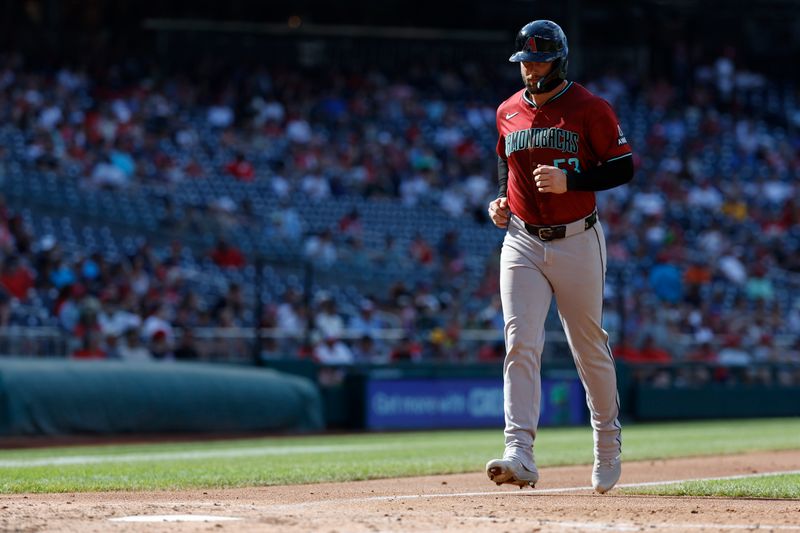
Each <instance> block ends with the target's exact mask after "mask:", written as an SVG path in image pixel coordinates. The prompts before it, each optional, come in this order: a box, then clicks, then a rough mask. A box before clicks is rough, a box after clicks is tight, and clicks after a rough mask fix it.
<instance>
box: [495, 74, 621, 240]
mask: <svg viewBox="0 0 800 533" xmlns="http://www.w3.org/2000/svg"><path fill="white" fill-rule="evenodd" d="M497 131H498V133H499V136H500V137H499V139H498V142H497V154H498V155H499V156H500V157H502V158H503V159H506V160H507V161H508V205H509V208H510V209H511V212H512V213H514V215H516V216H518V217H520V218H521V219H522V220H524V221H525V222H528V223H529V224H536V225H552V224H564V223H567V222H572V221H574V220H578V219H580V218H581V217H585V216H587V215H589V214H590V213H591V212H592V211H593V210H594V208H595V197H594V193H593V192H585V191H567V192H565V193H563V194H553V193H541V192H539V191H538V190H537V188H536V183H535V181H534V179H533V170H534V169H535V168H536V165H537V164H538V165H552V166H556V167H559V168H562V169H564V170H569V171H575V172H581V171H583V170H586V169H589V168H592V167H595V166H597V165H601V164H603V163H606V162H608V161H611V160H614V159H617V158H619V157H629V156H630V155H631V150H630V146H629V145H628V141H627V139H626V138H625V135H624V134H623V133H622V128H621V127H620V125H619V121H618V120H617V117H616V115H615V114H614V111H613V110H612V109H611V106H610V105H609V104H608V102H606V101H605V100H603V99H602V98H600V97H597V96H595V95H593V94H592V93H591V92H589V91H588V90H587V89H586V88H584V87H583V86H581V85H580V84H578V83H575V82H567V85H566V86H565V87H564V89H563V90H561V91H560V92H558V93H556V94H555V95H553V96H552V97H551V98H550V99H549V100H547V101H546V102H545V103H544V104H542V105H540V106H537V105H536V104H534V103H533V101H532V100H531V99H530V97H529V96H528V95H527V94H526V92H525V90H524V89H523V90H521V91H519V92H518V93H516V94H514V95H513V96H512V97H511V98H509V99H508V100H506V101H505V102H503V103H502V104H500V107H498V108H497Z"/></svg>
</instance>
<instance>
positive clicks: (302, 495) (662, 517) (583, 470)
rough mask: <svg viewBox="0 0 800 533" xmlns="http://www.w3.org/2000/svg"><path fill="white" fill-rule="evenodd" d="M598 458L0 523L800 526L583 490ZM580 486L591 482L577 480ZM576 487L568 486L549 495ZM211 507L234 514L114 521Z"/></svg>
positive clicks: (705, 462)
mask: <svg viewBox="0 0 800 533" xmlns="http://www.w3.org/2000/svg"><path fill="white" fill-rule="evenodd" d="M590 469H591V467H590V466H588V465H584V466H572V467H559V468H543V469H541V479H540V481H539V483H538V485H537V488H536V489H535V490H530V489H526V490H519V489H517V488H516V487H511V486H509V485H505V486H502V487H497V486H495V485H494V484H493V483H491V482H489V481H488V479H487V478H486V476H485V474H484V473H483V472H475V473H469V474H453V475H443V476H430V477H413V478H399V479H381V480H370V481H359V482H350V483H322V484H317V485H293V486H274V487H255V488H244V489H241V488H237V489H214V490H192V491H175V492H171V491H160V492H104V493H78V494H27V495H24V494H17V495H4V496H0V531H4V532H6V531H15V532H45V531H46V532H98V533H101V532H102V533H106V532H120V533H123V532H124V533H127V532H145V531H146V532H148V533H155V532H170V533H172V532H188V531H215V532H217V531H219V532H236V533H240V532H251V531H255V532H257V531H270V532H272V531H276V532H277V531H280V532H290V533H293V532H300V531H314V532H317V531H320V532H340V533H344V532H350V531H354V532H361V531H370V532H377V531H387V532H388V531H413V532H423V531H470V532H471V531H476V532H484V531H485V532H491V533H502V532H514V533H517V532H523V531H524V532H530V531H537V532H544V531H658V530H666V531H743V530H744V531H748V530H760V531H769V530H772V531H798V532H800V500H762V499H736V500H734V499H728V498H690V497H680V498H677V497H651V496H627V495H622V494H621V493H620V492H619V491H618V490H613V491H611V492H610V493H608V494H606V495H602V496H601V495H598V494H594V493H593V492H591V490H588V485H589V476H590ZM791 470H800V450H792V451H782V452H767V453H764V452H760V453H751V454H743V455H730V456H709V457H699V458H689V459H671V460H665V461H642V462H635V463H634V462H626V463H624V465H623V473H622V479H621V481H620V483H626V484H627V483H643V482H653V481H662V480H663V481H666V480H677V479H689V478H705V477H716V476H732V475H747V474H755V473H763V472H777V471H791ZM579 487H587V489H580V488H579ZM560 489H569V490H566V491H563V492H554V491H557V490H560ZM141 515H212V516H222V517H235V518H239V519H240V520H237V521H230V522H211V521H209V522H199V523H185V522H177V523H175V522H161V523H130V522H111V521H110V519H112V518H120V517H126V516H141Z"/></svg>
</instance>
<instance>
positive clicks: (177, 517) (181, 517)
mask: <svg viewBox="0 0 800 533" xmlns="http://www.w3.org/2000/svg"><path fill="white" fill-rule="evenodd" d="M236 520H242V519H241V518H237V517H233V516H214V515H202V514H200V515H198V514H163V515H138V516H121V517H119V518H110V519H109V520H108V521H109V522H233V521H236Z"/></svg>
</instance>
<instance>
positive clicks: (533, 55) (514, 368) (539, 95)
mask: <svg viewBox="0 0 800 533" xmlns="http://www.w3.org/2000/svg"><path fill="white" fill-rule="evenodd" d="M567 54H568V49H567V38H566V36H565V35H564V32H563V31H562V30H561V28H560V27H559V26H558V25H557V24H556V23H554V22H551V21H549V20H536V21H534V22H531V23H530V24H527V25H525V26H524V27H523V28H522V29H521V30H520V31H519V33H518V34H517V38H516V52H515V53H514V54H513V55H512V56H511V57H510V59H509V61H512V62H516V63H519V64H520V71H521V73H522V81H523V83H524V85H525V87H524V88H523V89H522V90H521V91H519V92H517V93H516V94H514V95H512V96H511V98H509V99H508V100H506V101H505V102H503V103H502V104H500V107H498V108H497V130H498V133H499V140H498V142H497V154H498V156H499V159H498V171H499V172H498V174H499V178H498V179H499V194H498V198H497V199H495V200H493V201H492V202H491V203H490V204H489V216H490V217H491V219H492V222H494V224H495V225H496V226H497V227H500V228H507V231H506V235H505V238H504V240H503V249H502V253H501V256H500V296H501V299H502V303H503V319H504V322H505V328H504V336H505V344H506V357H505V362H504V365H503V382H504V387H503V396H504V409H505V420H506V426H505V453H504V454H503V458H502V459H494V460H492V461H489V462H488V463H487V465H486V473H487V474H488V476H489V479H491V480H492V481H494V482H496V483H497V484H498V485H501V484H503V483H510V484H514V485H518V486H519V487H520V488H522V487H523V486H525V485H530V486H532V487H533V486H535V484H536V482H537V481H538V479H539V473H538V471H537V470H536V463H535V462H534V456H533V442H534V439H535V437H536V428H537V424H538V420H539V406H540V396H541V376H540V367H541V358H542V349H543V347H544V323H545V318H546V316H547V312H548V309H549V307H550V301H551V299H552V297H553V295H555V297H556V303H557V305H558V311H559V317H560V318H561V324H562V326H563V327H564V332H565V333H566V336H567V341H568V342H569V347H570V350H571V351H572V355H573V358H574V359H575V365H576V367H577V369H578V374H579V375H580V378H581V381H582V382H583V386H584V388H585V390H586V403H587V404H588V406H589V411H590V412H591V424H592V428H593V430H594V467H593V469H592V486H593V487H594V489H595V490H596V491H597V492H600V493H604V492H606V491H608V490H610V489H611V488H612V487H613V486H614V485H615V484H616V483H617V481H618V480H619V476H620V473H621V463H620V453H621V449H622V440H621V426H620V424H619V421H618V420H617V417H618V414H619V397H618V395H617V380H616V373H615V368H614V359H613V357H612V355H611V350H610V348H609V345H608V334H607V333H606V332H605V331H604V330H603V328H602V326H601V320H602V312H603V283H604V281H605V271H606V246H605V238H604V236H603V228H602V226H601V225H600V222H599V221H598V218H597V208H596V204H595V191H600V190H605V189H610V188H612V187H616V186H619V185H622V184H624V183H627V182H628V181H630V180H631V179H632V178H633V162H632V154H631V150H630V147H629V146H628V142H627V140H626V139H625V136H624V135H623V133H622V129H621V128H620V126H619V122H618V120H617V117H616V115H615V114H614V111H613V110H612V109H611V106H610V105H609V104H608V103H607V102H606V101H605V100H603V99H601V98H599V97H597V96H595V95H593V94H592V93H591V92H589V91H588V90H587V89H586V88H584V87H583V86H581V85H579V84H577V83H575V82H572V81H568V80H567V79H566V76H567Z"/></svg>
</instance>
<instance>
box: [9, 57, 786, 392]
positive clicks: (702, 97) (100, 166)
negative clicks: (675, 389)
mask: <svg viewBox="0 0 800 533" xmlns="http://www.w3.org/2000/svg"><path fill="white" fill-rule="evenodd" d="M490 80H492V81H490ZM518 84H519V82H518V73H517V72H516V71H515V70H514V69H513V67H508V66H505V65H501V66H499V67H498V66H495V65H492V66H489V65H483V64H474V63H464V64H462V65H460V66H459V67H457V68H456V67H444V66H442V65H438V64H435V62H431V63H430V64H428V65H426V66H416V67H414V68H412V69H410V70H409V71H408V72H402V73H401V72H393V71H391V70H389V69H383V70H379V69H369V70H365V71H350V70H347V69H337V68H335V67H330V68H327V69H320V70H317V71H315V72H303V71H300V70H286V69H280V68H267V67H261V68H258V69H255V70H250V69H245V68H241V69H237V70H230V69H224V68H223V67H222V66H220V65H215V64H213V63H201V64H200V65H199V66H197V67H196V70H194V71H192V72H180V73H179V72H175V73H170V74H164V73H157V72H156V71H149V70H147V69H144V68H141V67H136V66H132V65H120V66H115V67H113V68H109V69H107V70H104V71H100V72H93V71H90V70H88V69H86V68H74V67H70V66H68V65H61V66H59V67H58V68H54V69H33V68H30V67H28V66H27V65H25V63H24V61H23V60H22V58H21V57H20V56H18V55H13V54H12V55H7V56H3V57H0V132H4V133H5V134H7V135H9V136H11V137H15V138H19V139H24V142H23V143H22V145H17V144H14V145H12V146H0V180H1V179H3V176H4V175H7V174H8V173H9V172H10V171H11V170H12V167H13V169H17V170H21V171H22V172H23V173H24V172H49V173H55V174H57V175H58V176H59V179H63V180H73V181H74V182H76V183H78V184H79V185H80V186H81V187H84V188H86V189H87V190H91V189H103V190H111V191H115V192H117V193H118V194H137V191H139V190H143V189H146V188H152V187H157V188H158V189H159V190H162V191H165V192H164V195H165V199H166V200H165V201H166V203H167V205H168V206H171V205H174V204H175V203H176V200H175V198H174V197H173V196H172V195H171V191H175V190H177V189H178V188H180V186H181V184H182V183H185V182H187V181H204V180H205V181H214V180H236V181H237V182H240V183H250V184H253V185H254V186H255V185H256V184H267V185H268V186H269V190H270V191H271V194H273V195H274V197H275V198H277V199H278V200H279V202H280V207H279V209H276V210H275V212H272V213H263V212H257V211H256V210H254V208H253V206H252V205H251V204H249V203H248V202H247V201H246V200H245V201H241V202H237V201H234V200H232V199H231V198H217V199H215V200H214V201H213V202H209V203H208V204H207V205H204V206H200V207H201V208H200V209H199V210H195V211H193V210H183V211H181V212H182V213H185V214H186V213H188V214H186V215H185V216H184V217H183V218H182V217H180V216H177V215H172V214H170V212H168V215H167V217H162V221H169V222H170V224H172V227H174V228H177V231H178V232H179V234H180V232H183V233H184V234H186V235H189V234H191V233H192V232H193V231H196V230H197V228H198V227H202V228H205V230H206V231H215V235H214V237H215V239H217V244H216V246H215V247H214V248H213V249H196V248H194V249H191V250H190V249H187V247H186V246H184V245H183V244H181V242H182V241H181V239H176V240H175V241H173V242H172V243H171V244H170V245H168V246H161V247H155V246H152V245H150V244H147V242H146V241H141V243H140V245H139V246H138V247H137V248H136V249H135V250H130V251H129V252H128V253H127V254H125V255H124V256H121V257H107V256H106V255H104V254H103V253H102V252H103V251H102V250H65V249H64V248H63V247H62V246H61V243H59V242H58V239H56V238H55V237H54V236H53V235H50V234H34V232H33V230H32V229H31V228H30V227H28V226H27V225H26V224H25V220H24V219H23V217H22V216H21V215H20V211H21V209H20V207H21V206H19V205H18V206H17V209H13V208H10V207H8V206H6V205H5V202H3V204H2V211H0V257H2V273H1V274H0V283H1V284H2V289H1V290H0V328H8V327H10V326H11V325H14V324H17V325H31V322H30V320H29V319H28V318H29V317H28V315H29V313H30V310H31V309H32V308H35V309H45V310H46V315H47V316H46V317H45V318H44V319H43V321H42V322H41V323H42V324H45V325H57V326H58V327H59V328H61V329H62V330H63V331H64V332H67V333H68V334H69V335H71V336H72V337H73V338H74V341H73V346H72V347H71V353H72V355H73V356H75V357H121V358H126V359H147V358H185V359H192V358H198V357H210V356H211V355H212V354H213V353H214V352H215V350H219V349H220V347H221V346H225V349H230V346H231V344H230V343H225V342H224V340H222V341H220V340H219V339H217V340H216V341H214V342H200V341H198V339H197V338H196V332H197V331H200V330H197V329H195V328H209V327H239V328H254V327H261V328H264V329H265V331H268V332H270V337H269V338H267V339H265V340H264V341H263V342H262V346H260V347H259V350H260V351H261V352H262V354H263V355H265V356H270V355H280V354H283V355H287V354H288V355H293V356H301V357H312V358H316V359H317V360H320V361H324V362H331V363H337V364H348V363H352V362H358V361H371V362H391V361H398V360H415V361H416V360H451V361H453V360H456V361H457V360H496V359H498V358H502V356H503V348H502V342H498V341H497V340H486V341H483V342H479V343H476V344H470V345H465V344H464V343H463V342H461V341H462V340H463V339H462V337H463V332H464V331H465V330H494V331H496V332H498V333H499V332H500V330H501V328H502V313H501V310H500V306H499V301H498V298H497V289H498V287H497V268H496V266H495V265H496V261H497V255H496V254H497V250H496V249H486V250H484V251H483V253H482V255H481V256H480V257H479V258H477V262H478V263H479V264H480V265H482V266H481V270H482V271H481V272H479V275H478V276H477V277H476V280H475V281H474V283H466V282H463V279H464V278H465V277H466V270H467V269H466V267H465V264H467V263H469V260H470V259H475V258H474V257H472V258H471V257H470V255H471V254H472V255H473V256H474V251H472V250H471V249H469V248H468V247H467V246H465V245H464V243H465V241H468V240H469V237H470V236H469V235H468V234H467V235H464V234H461V235H460V234H459V233H458V232H454V231H448V232H445V233H444V234H443V235H442V236H441V238H438V237H437V238H436V239H432V238H431V237H430V236H428V235H426V234H425V233H424V232H423V231H422V228H423V226H421V225H420V231H419V232H418V233H417V235H416V236H415V237H414V238H413V239H411V240H410V242H405V241H402V240H400V241H397V240H394V239H392V238H390V237H389V238H385V236H384V235H380V236H379V239H380V240H381V242H383V244H382V245H381V246H373V245H372V244H369V243H374V242H376V239H377V238H378V237H376V235H374V234H372V233H371V232H372V230H371V228H370V224H369V223H368V222H365V221H364V220H363V219H362V218H361V217H360V214H359V213H358V211H357V210H352V211H350V212H348V213H347V215H345V216H343V217H341V218H340V219H339V220H338V221H337V222H336V224H334V225H332V226H330V227H328V228H326V229H324V230H323V231H310V230H309V229H308V228H310V227H313V226H315V224H314V220H312V219H308V218H307V217H304V216H301V215H300V214H299V210H298V207H299V206H301V205H304V204H308V203H312V204H314V205H320V206H324V205H326V204H330V203H336V202H338V201H342V200H344V199H348V198H353V197H359V198H366V199H370V200H373V199H382V200H388V201H391V202H395V203H397V204H399V205H403V206H417V207H420V206H421V207H424V208H425V209H430V210H435V211H444V212H445V213H447V215H448V216H449V217H452V218H453V219H456V220H458V219H462V218H463V219H469V220H471V221H478V222H480V223H483V224H485V225H486V228H485V231H492V230H491V229H490V228H488V223H487V220H486V218H485V206H486V204H487V202H488V201H489V200H490V199H491V198H492V197H493V196H494V190H495V186H494V183H493V176H495V175H496V170H495V160H496V156H495V155H494V146H495V143H496V129H495V125H494V120H495V108H496V106H497V104H499V101H500V96H499V95H502V94H506V92H509V91H507V90H506V88H510V89H513V88H514V87H515V86H516V85H518ZM586 85H588V86H589V87H590V88H591V89H592V90H594V91H595V92H597V93H598V94H600V95H602V96H603V97H605V98H606V99H608V100H609V101H610V102H611V103H612V104H613V105H614V107H615V108H616V109H617V111H618V114H619V116H620V120H621V122H622V127H623V129H624V130H625V133H626V135H627V137H628V139H629V141H630V142H631V145H632V147H633V149H634V152H635V155H636V167H637V173H636V176H635V178H634V181H633V182H632V183H631V184H630V185H628V186H625V187H622V188H618V189H614V190H612V191H608V192H603V193H599V195H598V197H599V204H600V217H601V220H602V222H603V224H604V225H605V228H606V233H607V237H608V256H609V278H608V283H607V288H606V297H607V303H606V311H605V317H604V320H605V321H606V324H605V325H606V329H608V330H609V331H610V332H611V333H612V335H614V338H615V339H616V341H617V345H616V348H615V352H616V355H617V357H618V358H619V359H621V360H627V361H629V362H631V363H633V364H636V363H640V362H647V363H656V364H663V363H670V362H682V361H702V362H706V363H723V364H727V365H732V366H741V367H752V366H753V364H755V363H760V362H772V363H797V362H800V335H799V334H798V332H800V281H798V277H800V200H798V192H800V191H798V190H797V182H798V180H797V177H798V174H800V106H798V105H797V103H798V96H800V95H798V92H797V88H796V87H794V86H793V85H791V84H788V83H771V82H768V81H767V80H765V79H764V78H763V77H761V76H759V75H758V74H757V73H753V72H750V71H747V70H744V69H741V68H739V67H737V65H736V62H735V56H733V55H732V54H731V51H728V52H726V54H725V55H723V56H721V57H719V58H716V59H715V60H714V61H709V62H708V64H705V65H702V66H700V67H698V68H697V69H696V70H695V71H694V72H690V73H689V75H687V76H686V77H685V79H684V83H682V84H680V85H679V84H676V83H670V82H668V81H665V80H655V81H648V82H643V81H642V80H636V79H628V78H625V77H623V76H621V75H618V74H615V73H613V72H609V73H607V74H606V75H604V76H601V77H599V78H597V79H594V80H593V81H590V82H587V83H586ZM498 87H499V88H498ZM9 203H10V202H9ZM32 216H34V217H36V216H37V215H36V213H33V214H32ZM170 217H172V218H170ZM186 217H194V218H196V219H198V223H200V226H198V225H193V224H191V223H190V221H187V220H186V219H185V218H186ZM165 223H166V222H165ZM409 223H411V224H414V223H415V222H414V221H411V222H409ZM209 224H211V225H210V226H209ZM254 225H262V226H264V231H265V232H269V234H271V235H275V238H276V239H277V238H281V239H289V240H293V241H295V242H302V243H303V244H302V250H303V254H304V256H305V258H306V260H308V261H310V262H312V263H314V264H315V265H318V266H320V267H323V268H324V267H326V266H333V265H337V264H339V265H346V267H347V265H349V268H352V269H362V270H364V269H381V268H382V266H385V265H386V264H399V265H404V268H407V269H408V270H415V271H424V272H425V273H426V274H427V280H428V281H426V282H424V283H415V284H413V285H408V284H404V283H402V282H398V283H396V284H394V285H392V286H391V287H386V288H385V290H384V291H383V292H381V293H375V292H364V293H363V294H358V295H351V296H352V298H350V300H349V301H337V298H336V297H334V296H332V295H331V293H330V291H324V292H318V293H317V294H303V293H302V291H297V290H294V289H292V288H286V290H284V291H283V293H281V294H274V295H272V298H270V299H269V301H265V302H261V304H263V305H261V304H258V305H257V304H256V299H255V298H253V297H252V296H251V295H250V293H251V291H252V287H248V286H242V285H241V284H238V283H228V285H227V287H226V288H225V289H224V290H222V291H219V292H218V293H216V294H215V293H210V292H208V291H204V290H200V289H198V288H197V287H195V286H194V285H193V282H192V281H191V279H192V276H190V275H188V274H187V272H186V269H187V267H186V260H185V257H186V255H187V254H189V255H192V256H194V257H197V258H200V257H207V258H208V259H209V260H210V261H212V262H213V263H214V264H215V265H216V267H217V268H219V269H222V270H223V271H224V270H228V269H231V270H243V269H247V268H250V267H252V266H253V257H251V256H248V255H247V254H246V253H243V251H242V250H241V249H240V248H239V247H238V246H237V243H236V242H229V241H228V240H227V239H226V238H225V236H224V234H225V233H224V229H225V228H230V227H234V226H248V227H252V226H254ZM209 228H213V229H209ZM500 238H501V235H500V233H499V232H498V237H497V239H498V242H499V239H500ZM495 248H496V247H495ZM459 280H462V281H459ZM337 294H338V293H337ZM37 324H38V323H37ZM309 329H310V330H311V333H310V334H309V333H308V330H309ZM193 330H194V331H195V333H194V334H193ZM398 331H399V332H400V333H399V334H394V333H395V332H398ZM389 332H392V333H391V334H390V333H389ZM243 346H244V345H243ZM242 351H243V352H247V351H248V349H247V348H244V347H243V348H242ZM664 375H665V374H663V373H658V372H654V373H650V374H648V375H647V377H646V378H645V379H651V380H654V381H656V382H657V381H658V380H664V379H677V378H671V377H670V378H665V377H664ZM730 375H733V374H729V375H728V376H721V377H720V376H718V375H716V374H715V375H709V376H701V377H700V378H697V379H701V378H702V379H729V378H730ZM787 375H788V376H789V377H786V375H782V377H780V378H779V379H782V380H784V381H786V380H790V381H791V380H796V382H800V375H798V374H797V372H795V374H791V373H789V374H787ZM669 376H672V374H669ZM760 376H761V377H760V378H759V379H763V375H760ZM682 379H683V378H682Z"/></svg>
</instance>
